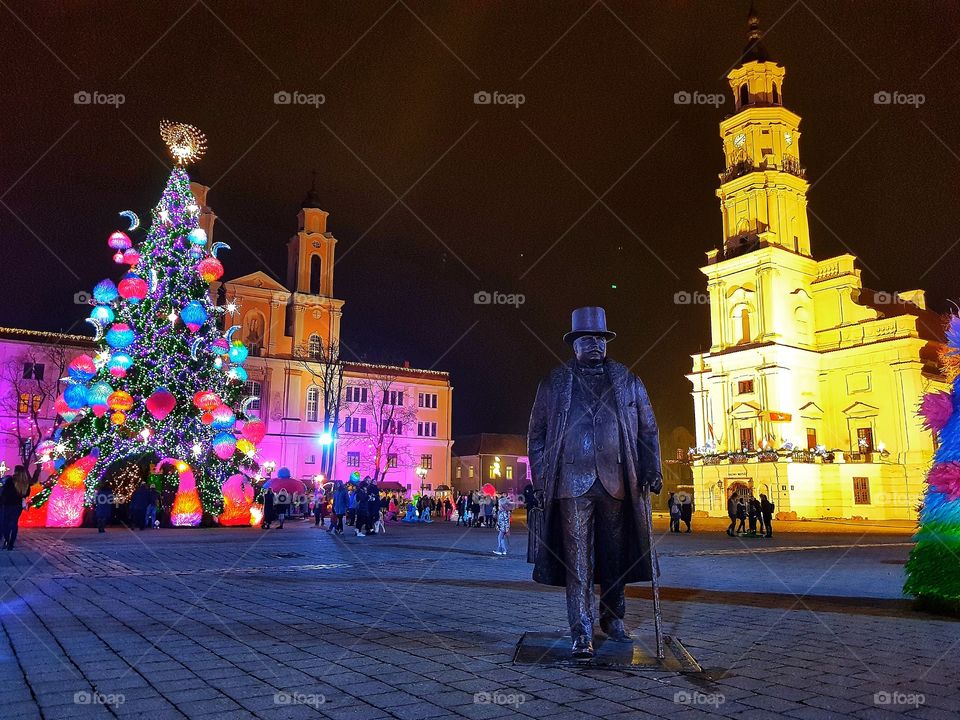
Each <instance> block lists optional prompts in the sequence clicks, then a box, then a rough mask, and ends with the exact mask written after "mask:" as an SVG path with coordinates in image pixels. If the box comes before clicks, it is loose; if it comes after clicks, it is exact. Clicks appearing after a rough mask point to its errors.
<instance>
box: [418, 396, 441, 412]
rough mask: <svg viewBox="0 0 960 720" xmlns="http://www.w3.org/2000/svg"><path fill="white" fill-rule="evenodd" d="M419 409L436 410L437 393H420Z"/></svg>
mask: <svg viewBox="0 0 960 720" xmlns="http://www.w3.org/2000/svg"><path fill="white" fill-rule="evenodd" d="M417 407H422V408H432V409H436V407H437V394H436V393H418V395H417Z"/></svg>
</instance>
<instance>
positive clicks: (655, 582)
mask: <svg viewBox="0 0 960 720" xmlns="http://www.w3.org/2000/svg"><path fill="white" fill-rule="evenodd" d="M643 502H644V504H645V505H646V510H647V532H648V537H649V538H650V585H651V587H652V588H653V631H654V634H655V635H656V638H657V659H658V660H663V658H664V651H663V624H662V621H661V618H660V579H659V577H657V576H658V570H659V568H660V564H659V563H658V562H657V552H656V549H655V548H654V545H655V543H654V541H653V506H652V504H651V502H650V486H649V485H646V484H645V485H644V487H643Z"/></svg>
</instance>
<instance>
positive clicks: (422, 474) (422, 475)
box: [417, 465, 427, 495]
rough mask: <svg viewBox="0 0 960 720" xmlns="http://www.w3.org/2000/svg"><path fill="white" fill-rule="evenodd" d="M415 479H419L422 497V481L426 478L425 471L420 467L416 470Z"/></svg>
mask: <svg viewBox="0 0 960 720" xmlns="http://www.w3.org/2000/svg"><path fill="white" fill-rule="evenodd" d="M417 477H418V478H420V495H423V481H424V480H425V479H426V477H427V469H426V468H425V467H423V466H422V465H421V466H420V467H418V468H417Z"/></svg>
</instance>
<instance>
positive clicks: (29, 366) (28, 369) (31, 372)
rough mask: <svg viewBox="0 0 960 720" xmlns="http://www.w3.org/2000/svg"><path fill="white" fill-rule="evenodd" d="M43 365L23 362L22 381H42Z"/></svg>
mask: <svg viewBox="0 0 960 720" xmlns="http://www.w3.org/2000/svg"><path fill="white" fill-rule="evenodd" d="M43 368H44V364H43V363H35V362H25V363H24V364H23V379H24V380H43Z"/></svg>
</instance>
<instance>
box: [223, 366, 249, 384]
mask: <svg viewBox="0 0 960 720" xmlns="http://www.w3.org/2000/svg"><path fill="white" fill-rule="evenodd" d="M227 375H228V376H229V377H230V379H231V380H234V381H236V382H241V383H245V382H246V381H247V377H248V376H247V371H246V370H244V369H243V368H242V367H240V366H239V365H234V366H233V367H232V368H230V369H229V370H228V371H227Z"/></svg>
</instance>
